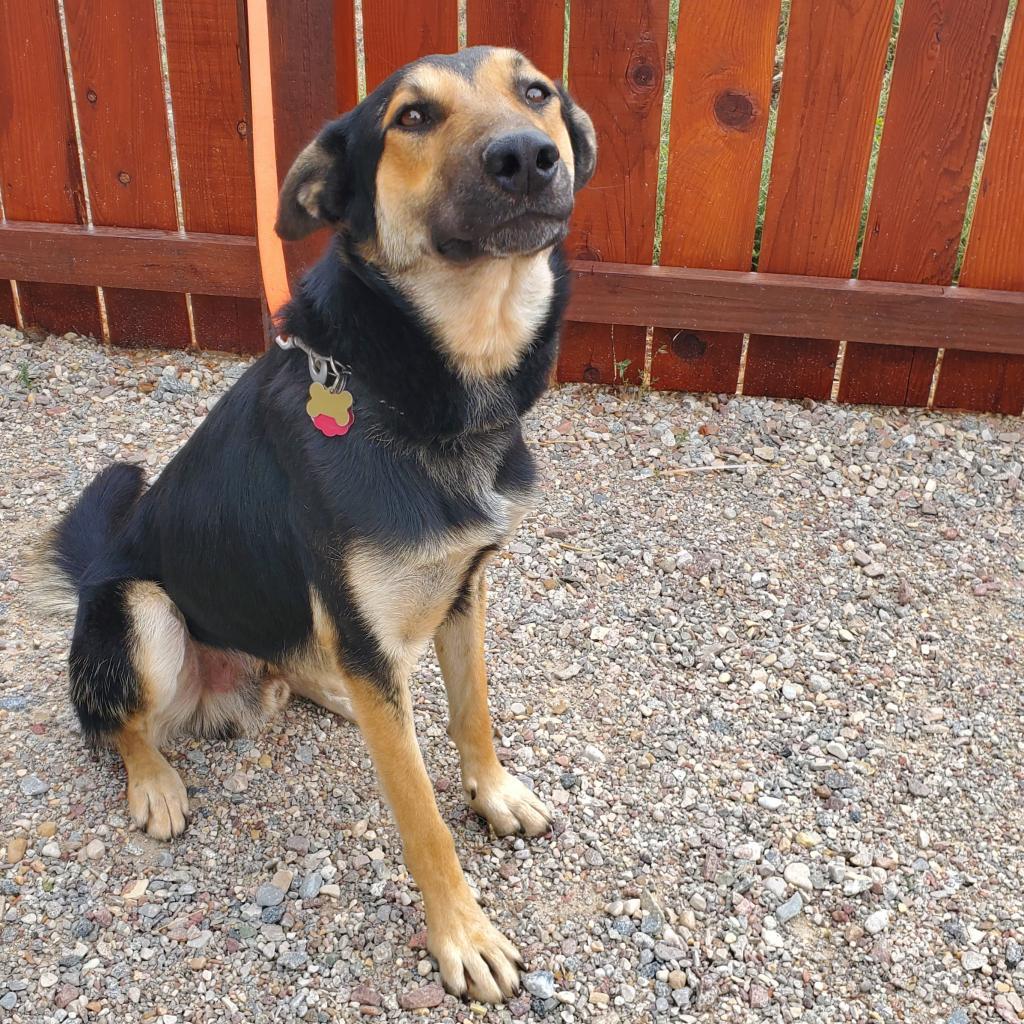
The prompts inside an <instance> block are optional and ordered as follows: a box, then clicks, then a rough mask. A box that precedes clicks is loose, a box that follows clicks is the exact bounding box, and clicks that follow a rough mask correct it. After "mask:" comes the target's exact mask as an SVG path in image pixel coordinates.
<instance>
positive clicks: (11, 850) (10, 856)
mask: <svg viewBox="0 0 1024 1024" xmlns="http://www.w3.org/2000/svg"><path fill="white" fill-rule="evenodd" d="M27 849H28V839H26V838H25V836H15V837H14V838H13V839H9V840H8V841H7V863H8V864H17V863H18V861H20V860H21V858H22V857H24V856H25V851H26V850H27Z"/></svg>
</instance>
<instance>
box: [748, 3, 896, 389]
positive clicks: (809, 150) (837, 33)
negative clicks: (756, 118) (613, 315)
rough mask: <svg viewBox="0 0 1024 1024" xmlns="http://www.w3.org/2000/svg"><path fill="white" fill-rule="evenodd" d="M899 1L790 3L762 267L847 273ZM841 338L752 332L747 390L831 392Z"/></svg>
mask: <svg viewBox="0 0 1024 1024" xmlns="http://www.w3.org/2000/svg"><path fill="white" fill-rule="evenodd" d="M892 13H893V0H842V2H836V0H793V6H792V10H791V12H790V19H789V36H788V40H787V42H786V58H785V65H784V68H783V75H782V95H781V97H780V102H779V118H778V131H777V135H776V139H775V151H774V156H773V159H772V171H771V183H770V186H769V191H768V205H767V209H766V212H765V223H764V230H763V233H762V243H761V257H760V262H759V264H758V268H759V269H760V270H765V271H770V272H772V273H782V274H818V275H822V276H825V277H848V276H849V274H850V270H851V268H852V266H853V257H854V253H855V250H856V245H857V228H858V222H859V219H860V212H861V207H862V205H863V198H864V185H865V180H866V177H867V168H868V161H869V158H870V155H871V139H872V130H873V127H874V121H875V114H876V112H877V110H878V95H879V91H880V89H881V85H882V74H883V69H884V64H885V54H886V49H887V45H888V41H889V29H890V26H891V23H892ZM838 351H839V344H838V339H837V340H836V342H834V343H833V342H822V341H810V340H808V339H806V338H769V337H764V336H752V337H751V338H750V344H749V346H748V350H747V363H746V371H745V375H744V381H743V391H744V393H745V394H748V395H773V396H777V397H782V398H803V397H809V398H827V397H828V396H829V394H830V393H831V389H832V378H833V375H834V372H835V362H836V355H837V353H838Z"/></svg>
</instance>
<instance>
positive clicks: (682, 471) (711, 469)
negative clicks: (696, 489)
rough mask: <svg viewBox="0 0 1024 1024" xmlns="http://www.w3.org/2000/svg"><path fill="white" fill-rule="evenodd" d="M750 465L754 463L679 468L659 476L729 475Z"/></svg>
mask: <svg viewBox="0 0 1024 1024" xmlns="http://www.w3.org/2000/svg"><path fill="white" fill-rule="evenodd" d="M748 465H753V463H748V462H727V463H723V464H722V465H721V466H679V467H678V468H676V469H665V470H662V472H661V473H660V474H659V475H660V476H686V474H687V473H717V472H723V473H728V472H731V471H734V470H738V469H746V468H747V466H748Z"/></svg>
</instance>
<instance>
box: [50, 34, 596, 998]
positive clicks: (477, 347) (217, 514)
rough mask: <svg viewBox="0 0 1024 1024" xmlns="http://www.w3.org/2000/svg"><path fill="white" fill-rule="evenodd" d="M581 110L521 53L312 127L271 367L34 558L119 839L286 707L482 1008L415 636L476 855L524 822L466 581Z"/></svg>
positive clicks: (430, 68) (578, 147)
mask: <svg viewBox="0 0 1024 1024" xmlns="http://www.w3.org/2000/svg"><path fill="white" fill-rule="evenodd" d="M595 160H596V141H595V134H594V129H593V125H592V123H591V121H590V118H589V117H588V116H587V114H586V113H585V112H584V111H583V110H582V109H581V108H580V107H579V106H578V105H577V104H576V103H575V102H574V101H573V100H572V98H571V97H570V95H569V93H568V92H567V91H566V90H565V89H564V88H563V87H562V86H561V85H560V84H555V83H554V82H553V81H552V80H551V79H549V78H548V77H546V76H545V75H544V74H542V73H541V72H540V71H538V70H537V69H536V68H535V67H534V66H533V65H532V64H531V63H530V62H529V61H528V60H527V59H526V58H525V57H524V56H522V55H521V54H519V53H517V52H515V51H513V50H507V49H497V48H490V47H474V48H470V49H466V50H463V51H461V52H460V53H458V54H454V55H446V56H432V57H426V58H423V59H421V60H418V61H416V62H414V63H412V64H410V65H408V66H406V67H404V68H402V69H401V70H399V71H397V72H396V73H395V74H393V75H392V76H391V77H390V78H388V79H387V81H385V82H384V83H383V84H382V85H381V86H379V87H378V88H377V89H375V90H374V91H373V92H372V93H371V94H370V95H369V96H367V98H366V99H365V100H364V101H363V102H361V103H360V104H359V105H358V106H357V107H355V108H354V109H353V110H351V111H350V112H349V113H347V114H345V115H344V116H342V117H341V118H339V119H338V120H336V121H333V122H331V123H330V124H328V125H327V126H326V127H325V128H324V129H323V130H322V131H321V132H320V134H319V135H318V136H317V137H316V139H315V140H314V141H313V142H312V143H311V144H310V145H309V146H308V147H307V148H306V149H305V150H304V151H303V152H302V153H301V154H300V155H299V157H298V159H297V160H296V161H295V163H294V166H292V168H291V170H290V171H289V173H288V175H287V177H286V179H285V181H284V184H283V186H282V189H281V195H280V206H279V214H278V220H277V224H276V229H277V232H278V234H279V235H280V236H281V237H282V238H283V239H286V240H295V239H299V238H303V237H305V236H306V235H309V234H310V233H312V232H313V231H315V230H317V229H320V228H329V229H330V230H331V232H332V238H331V242H330V245H329V246H328V247H327V249H326V251H325V253H324V255H323V257H322V258H321V260H320V261H319V262H318V263H317V264H316V265H315V266H314V267H313V268H312V269H311V270H309V271H308V273H307V274H306V275H305V277H304V278H303V280H302V281H301V284H300V286H299V287H298V289H297V290H296V294H295V295H294V297H293V298H292V300H291V301H290V302H289V303H288V304H287V305H286V307H285V308H284V309H283V311H281V312H280V314H279V317H278V323H279V325H280V328H281V337H280V338H279V341H280V342H281V344H280V345H278V346H272V347H271V349H270V350H269V351H268V352H267V353H266V354H264V355H263V356H262V357H261V358H260V359H259V360H258V361H257V362H256V363H255V364H254V365H253V366H252V367H251V368H250V369H248V370H247V372H246V373H245V374H244V375H243V376H242V377H241V378H240V380H239V381H238V382H237V383H236V384H235V385H234V387H233V388H232V389H231V390H230V391H229V392H228V393H227V394H226V395H225V397H224V398H223V399H222V400H221V401H220V402H218V403H217V405H216V407H215V408H214V409H213V410H212V411H211V413H210V414H209V415H208V416H207V417H206V419H205V420H204V422H203V423H202V425H201V426H200V427H199V428H198V429H197V430H196V432H195V433H194V434H193V436H192V437H191V438H190V439H189V440H188V442H187V443H186V444H185V445H184V446H183V447H182V448H181V450H180V451H179V452H178V453H177V455H176V456H175V457H174V458H173V459H172V460H171V462H170V463H169V464H168V465H167V467H166V469H164V471H163V472H162V473H161V474H160V476H159V478H158V479H157V480H156V481H155V482H154V483H153V484H152V485H151V486H149V487H147V486H146V482H145V479H144V474H143V471H142V469H141V468H140V467H138V466H133V465H128V464H113V465H111V466H109V467H107V468H106V469H105V470H103V471H102V472H101V473H100V474H99V475H98V476H97V477H96V478H95V479H94V480H93V481H92V482H91V483H90V484H89V485H88V486H87V487H86V488H85V490H84V491H83V493H82V495H81V496H80V498H79V500H78V502H77V503H76V505H75V506H74V507H73V508H72V510H71V511H70V512H69V513H68V514H67V515H66V516H65V518H64V519H63V520H62V521H61V522H59V523H58V524H57V525H56V526H55V527H53V529H52V530H51V531H50V532H49V533H48V534H47V535H46V537H45V540H44V541H43V543H42V545H41V549H40V551H39V552H38V553H37V557H36V560H35V566H34V570H33V587H34V589H35V592H36V594H37V599H38V600H41V601H42V602H43V603H45V604H47V605H48V607H49V608H50V609H51V610H60V611H64V610H68V611H73V614H74V615H75V626H74V633H73V638H72V641H71V648H70V653H69V658H68V667H69V677H70V693H71V700H72V703H73V705H74V708H75V711H76V712H77V714H78V718H79V720H80V722H81V725H82V729H83V733H84V734H85V735H86V736H87V737H88V738H90V739H91V740H93V741H96V742H106V743H110V744H112V745H113V746H114V747H115V748H116V749H117V751H119V753H120V755H121V757H122V758H123V760H124V764H125V767H126V769H127V790H128V805H129V809H130V812H131V817H132V820H133V822H134V823H135V824H136V825H137V826H138V827H139V828H142V829H145V830H146V831H147V832H148V833H149V834H150V835H152V836H155V837H157V838H160V839H169V838H171V837H173V836H177V835H179V834H180V833H181V832H182V831H183V829H184V828H185V825H186V820H187V818H188V811H189V802H188V795H187V792H186V789H185V786H184V785H183V783H182V781H181V779H180V778H179V776H178V773H177V772H176V771H175V770H174V768H172V767H171V765H170V764H169V763H168V761H167V760H166V759H165V758H164V756H163V755H162V754H161V753H160V747H161V745H163V744H164V743H166V741H167V740H168V739H169V738H170V737H171V736H173V735H174V734H175V733H180V732H182V731H189V732H192V733H196V734H200V735H206V736H214V737H220V736H229V735H233V734H237V733H240V732H244V733H252V732H253V731H254V730H257V729H258V728H259V727H260V725H261V724H262V723H263V722H264V721H265V720H266V719H267V718H268V716H270V715H272V714H274V713H275V712H276V711H278V710H279V709H280V708H281V707H282V706H283V705H284V704H285V703H286V701H287V700H288V697H289V695H290V694H293V693H294V694H299V695H301V696H303V697H306V698H308V699H309V700H312V701H314V702H316V703H317V704H320V705H322V706H323V707H324V708H327V709H328V710H330V711H332V712H335V713H337V714H340V715H344V716H345V717H347V718H350V719H352V720H353V721H354V722H356V723H357V725H358V727H359V729H360V730H361V733H362V736H363V738H364V740H365V743H366V746H367V747H368V749H369V752H370V754H371V756H372V759H373V762H374V765H375V767H376V771H377V775H378V778H379V782H380V786H381V788H382V790H383V792H384V795H385V797H386V799H387V801H388V803H389V804H390V806H391V808H392V811H393V813H394V816H395V819H396V822H397V825H398V828H399V831H400V833H401V837H402V843H403V847H404V853H405V859H406V862H407V864H408V867H409V869H410V871H411V873H412V875H413V877H414V879H415V881H416V883H417V884H418V886H419V888H420V890H421V892H422V895H423V905H424V912H425V916H426V921H427V936H428V938H427V946H428V949H429V950H430V952H431V954H432V955H433V956H434V957H435V958H436V960H437V963H438V966H439V969H440V973H441V976H442V979H443V981H444V984H445V986H446V988H447V989H448V990H449V992H452V993H454V994H457V995H467V994H468V995H469V996H470V997H472V998H473V999H477V1000H482V1001H486V1002H500V1001H502V1000H503V999H506V998H508V997H510V996H511V995H512V994H513V993H515V992H516V991H518V985H519V980H518V979H519V971H520V969H521V968H522V966H523V965H522V962H521V959H520V957H519V954H518V952H517V950H516V949H515V947H514V946H513V945H512V943H511V942H509V941H508V940H507V939H506V938H505V937H504V936H503V935H502V934H501V933H499V932H498V931H497V930H496V929H495V928H494V927H493V926H492V925H491V924H490V922H489V921H488V920H487V918H486V916H485V915H484V913H483V912H482V910H481V909H480V907H479V906H478V905H477V903H476V900H475V899H474V897H473V895H472V893H471V890H470V888H469V886H468V884H467V882H466V880H465V878H464V876H463V873H462V869H461V867H460V865H459V860H458V857H457V856H456V852H455V845H454V842H453V839H452V836H451V833H450V832H449V830H448V829H447V827H446V826H445V824H444V822H443V820H442V818H441V815H440V813H439V812H438V808H437V804H436V801H435V798H434V793H433V789H432V787H431V783H430V780H429V777H428V775H427V772H426V769H425V767H424V764H423V759H422V756H421V753H420V748H419V745H418V743H417V740H416V735H415V731H414V725H413V715H412V706H411V700H410V695H409V688H408V680H409V677H410V674H411V671H412V669H413V666H414V664H415V662H416V660H417V658H418V657H419V656H420V654H421V653H422V652H423V651H424V649H425V648H426V646H427V645H428V644H429V642H430V641H431V640H433V641H434V645H435V648H436V651H437V656H438V659H439V661H440V665H441V669H442V673H443V676H444V682H445V687H446V690H447V695H448V702H449V709H450V724H449V727H448V732H449V735H450V736H451V738H452V739H453V740H454V742H455V744H456V746H457V747H458V751H459V756H460V761H461V772H462V787H463V790H464V793H465V798H466V800H467V802H468V804H469V806H470V807H471V808H472V809H473V810H474V811H476V812H477V813H478V814H480V815H482V816H483V817H484V818H486V819H487V821H488V822H489V823H490V825H491V826H492V827H493V829H494V831H495V832H496V833H497V834H498V835H509V834H512V833H525V834H528V835H532V836H536V835H540V834H542V833H544V832H545V831H546V830H547V829H548V826H549V823H550V812H549V811H548V809H547V808H546V807H545V806H544V804H543V803H542V802H541V801H540V800H539V799H538V798H537V797H536V796H535V795H534V794H533V793H532V792H531V791H530V789H528V788H527V787H526V786H524V785H523V784H522V783H520V782H519V781H518V780H516V779H514V778H513V777H512V776H511V775H509V774H508V773H507V772H506V771H505V769H504V768H503V767H502V766H501V764H500V763H499V760H498V758H497V756H496V753H495V750H494V746H493V729H492V725H491V719H490V715H489V712H488V706H487V678H486V669H485V665H484V650H483V647H484V618H485V605H486V581H485V568H486V565H487V562H488V560H489V559H490V558H491V556H492V555H493V554H494V552H495V551H497V550H498V549H499V548H500V546H501V545H502V544H504V543H505V542H506V541H507V540H508V539H509V538H510V537H511V536H512V534H513V533H514V531H515V530H516V528H517V526H518V524H519V523H520V521H521V520H522V518H523V515H524V514H525V513H526V511H527V510H528V509H529V508H530V506H531V504H532V502H533V501H534V492H535V468H534V465H533V462H532V459H531V456H530V454H529V452H528V450H527V448H526V446H525V444H524V441H523V437H522V432H521V425H520V423H521V417H522V416H523V415H524V413H526V412H527V410H528V409H530V407H531V406H532V405H533V404H534V403H535V402H536V401H537V399H538V398H539V397H540V395H541V393H542V392H543V390H544V388H545V386H546V384H547V382H548V380H549V377H550V374H551V371H552V367H553V364H554V359H555V356H556V349H557V341H558V330H559V324H560V321H561V318H562V315H563V313H564V310H565V306H566V301H567V290H568V285H567V271H566V264H565V261H564V257H563V255H562V252H561V243H562V241H563V240H564V238H565V236H566V233H567V229H568V222H569V217H570V214H571V212H572V209H573V203H574V197H575V193H576V192H577V191H578V190H579V189H580V188H581V187H583V185H584V184H586V182H587V181H588V179H589V178H590V177H591V175H592V174H593V171H594V165H595Z"/></svg>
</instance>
